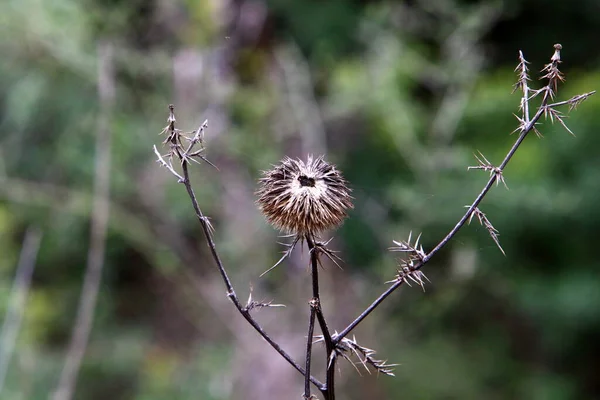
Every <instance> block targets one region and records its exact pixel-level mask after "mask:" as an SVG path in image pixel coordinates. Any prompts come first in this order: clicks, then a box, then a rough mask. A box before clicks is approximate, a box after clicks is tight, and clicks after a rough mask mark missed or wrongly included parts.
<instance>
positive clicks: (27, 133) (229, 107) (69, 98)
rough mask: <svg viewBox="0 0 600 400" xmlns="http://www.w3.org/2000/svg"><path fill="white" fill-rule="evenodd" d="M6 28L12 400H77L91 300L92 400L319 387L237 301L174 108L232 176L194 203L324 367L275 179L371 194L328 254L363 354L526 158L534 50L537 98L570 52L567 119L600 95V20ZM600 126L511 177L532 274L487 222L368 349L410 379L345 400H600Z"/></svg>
mask: <svg viewBox="0 0 600 400" xmlns="http://www.w3.org/2000/svg"><path fill="white" fill-rule="evenodd" d="M0 8H1V9H0V11H1V12H0V53H1V54H2V57H1V58H0V320H2V321H3V323H4V325H3V330H2V338H1V342H0V345H1V346H2V347H1V348H0V350H1V351H0V357H2V358H1V359H0V368H1V369H0V373H1V375H0V382H2V385H1V386H0V398H1V399H2V400H17V399H46V398H51V397H52V396H53V393H55V394H56V393H57V392H56V391H57V388H58V386H59V381H60V379H61V378H60V377H61V373H62V372H63V368H64V366H65V364H66V363H67V359H69V357H67V354H68V349H69V348H70V347H71V346H72V332H73V329H74V328H76V327H77V326H78V325H77V324H76V316H77V310H78V308H79V307H80V306H81V304H82V301H81V300H80V295H81V293H82V290H83V292H84V294H85V296H84V297H85V298H86V299H87V300H86V301H88V303H87V304H88V305H87V307H88V309H93V310H94V314H93V316H91V318H92V319H91V321H92V325H91V332H90V335H89V341H88V342H87V343H83V344H80V345H79V346H75V347H76V348H79V349H80V350H81V349H84V350H85V356H84V358H83V361H82V363H81V366H80V368H79V369H77V368H75V369H76V370H78V372H79V373H78V376H77V380H76V388H75V391H74V393H73V397H72V398H76V399H85V400H95V399H108V398H110V399H136V400H154V399H215V400H216V399H248V400H251V399H290V398H299V397H300V396H301V394H302V384H303V382H302V378H301V376H300V375H299V374H298V373H297V372H296V371H295V370H293V369H292V368H291V367H289V366H288V365H287V364H286V363H285V362H284V361H283V360H282V359H281V358H280V357H279V356H278V355H277V354H276V353H275V352H274V351H273V350H272V349H271V348H270V347H269V346H268V345H267V344H266V343H265V342H264V341H262V340H261V339H260V338H259V337H258V335H257V334H256V333H255V332H254V331H253V330H252V329H251V328H250V326H248V325H247V324H246V323H245V321H244V320H243V319H242V318H241V317H240V316H239V315H238V314H237V313H236V312H235V310H234V308H233V306H232V305H231V304H230V302H229V300H228V299H227V297H226V296H225V288H224V285H223V283H222V281H221V280H220V277H219V275H218V272H217V270H216V268H215V266H214V264H213V262H212V261H211V258H210V256H209V254H208V251H207V247H206V245H205V242H204V239H203V237H202V233H201V230H200V227H199V225H198V223H197V221H196V219H195V217H194V214H193V210H192V208H191V204H190V202H189V199H188V198H187V195H186V193H185V190H184V188H183V186H181V185H179V184H177V182H176V180H175V179H174V177H173V176H172V175H170V174H169V173H168V171H167V170H166V169H164V168H160V167H159V166H158V165H157V164H156V163H155V155H154V153H153V151H152V145H153V144H160V142H161V141H162V140H163V138H162V137H159V136H158V134H159V132H160V131H161V130H162V128H163V127H164V126H165V125H166V118H167V116H168V110H167V105H168V104H169V103H173V104H175V106H176V115H177V118H178V124H179V127H180V128H181V129H184V130H193V129H195V128H196V127H197V126H198V125H199V124H200V123H201V122H202V121H203V120H204V119H208V120H209V129H208V131H207V133H206V146H207V153H206V154H207V156H208V157H209V159H210V160H211V161H212V162H214V163H215V164H216V165H217V166H218V167H219V171H216V170H214V169H212V168H211V167H209V166H208V165H199V166H194V167H193V168H192V176H193V185H194V188H195V190H196V193H197V195H198V198H199V201H200V203H201V206H202V207H203V209H204V212H205V213H206V214H207V215H209V216H210V217H211V220H212V223H213V225H214V227H215V229H216V233H215V235H216V241H217V246H218V248H219V251H220V253H221V255H222V257H223V259H224V261H225V264H226V267H227V269H228V271H229V272H230V274H231V276H232V279H233V281H234V284H235V287H236V289H237V292H238V294H239V296H240V297H241V298H242V299H246V298H247V296H248V294H249V292H250V289H251V288H252V290H253V292H252V293H253V297H254V298H255V299H257V300H266V301H270V300H273V301H274V302H275V303H282V304H285V305H286V306H287V307H286V308H273V309H263V310H260V311H258V312H257V313H256V315H257V318H258V319H259V320H260V322H261V323H262V324H264V326H265V328H266V329H267V330H268V331H269V332H270V333H272V335H273V336H274V337H275V338H276V339H277V340H278V341H279V342H280V343H281V344H282V346H284V347H285V348H286V349H288V350H289V352H290V353H291V354H293V355H294V356H295V357H297V359H298V360H300V361H301V360H303V349H304V345H305V344H304V341H305V335H306V322H307V317H308V306H307V301H308V299H309V297H310V283H309V282H310V281H309V273H308V270H307V265H308V258H307V256H306V254H305V253H304V254H303V252H301V251H296V253H295V254H294V256H293V257H292V258H291V259H290V260H288V261H286V262H285V263H284V264H283V265H281V266H280V267H278V268H277V269H276V270H274V271H273V272H271V273H269V274H268V275H266V276H265V277H263V278H259V275H260V273H262V272H263V271H265V270H266V269H267V268H268V267H270V266H271V265H273V263H274V262H275V261H277V259H278V258H279V256H280V251H281V250H282V247H281V246H280V245H278V244H277V243H276V242H277V241H279V240H282V239H281V238H278V233H277V232H276V231H275V230H274V229H272V228H271V227H270V226H268V225H267V224H266V223H265V221H264V220H263V218H262V217H261V215H260V214H259V212H258V211H257V209H256V207H255V206H254V200H255V196H254V194H253V193H254V190H255V188H256V180H257V178H258V177H259V176H260V171H261V170H264V169H267V168H269V167H270V165H271V164H273V163H276V162H277V160H279V159H280V158H282V157H283V156H284V155H289V156H292V157H305V156H306V155H307V154H326V155H327V158H328V160H329V161H331V162H333V163H335V164H337V165H338V167H339V168H340V169H341V170H342V171H343V173H344V175H345V177H346V178H347V179H348V180H349V181H350V183H351V186H352V188H353V190H354V191H353V194H354V197H355V209H354V210H353V211H352V212H351V215H350V218H349V219H348V220H347V222H346V223H345V224H344V225H343V227H342V228H341V229H340V230H339V231H337V232H335V233H334V232H332V233H330V234H328V235H327V236H328V237H329V236H334V240H333V241H332V242H331V247H332V248H335V249H337V250H339V251H340V253H339V254H340V256H341V257H342V258H343V259H344V263H343V270H341V269H338V268H337V267H335V266H334V265H331V264H328V263H326V264H325V269H324V271H323V272H322V274H321V276H322V279H323V283H322V285H323V288H322V293H323V306H324V311H325V314H326V316H327V317H328V318H329V321H330V328H331V329H333V330H335V329H337V330H341V329H343V328H344V327H345V326H346V325H347V324H348V323H349V322H350V321H351V320H352V319H353V318H354V316H356V315H357V314H358V313H359V312H360V311H361V310H362V309H363V308H364V307H365V306H366V305H367V304H369V302H370V301H372V300H373V299H374V298H375V297H376V296H377V295H378V294H379V293H380V292H382V291H383V290H384V289H385V288H386V285H385V282H386V281H388V280H390V279H393V277H394V274H395V268H396V267H395V265H396V261H395V259H394V256H395V254H391V253H389V252H388V247H389V246H391V245H392V240H394V239H395V240H401V239H406V238H407V236H408V234H409V232H411V231H412V232H413V235H414V234H416V233H420V232H422V234H423V235H422V242H423V245H424V247H425V249H431V248H432V247H433V246H434V245H435V244H436V243H437V242H438V241H439V240H440V239H441V238H442V237H443V236H444V235H445V233H446V232H448V230H449V229H450V228H451V227H452V226H454V224H455V223H456V221H457V220H458V219H459V217H460V216H461V215H462V213H463V212H464V208H463V206H464V205H465V204H469V203H470V202H471V201H472V200H473V199H474V197H475V195H476V194H477V193H478V192H479V190H480V189H481V187H482V186H483V184H484V183H485V182H486V180H487V178H488V175H487V173H485V172H481V171H467V168H466V167H467V166H469V165H475V160H474V157H473V153H474V152H475V151H477V150H480V151H481V152H482V153H483V154H484V155H485V156H486V157H487V158H488V159H489V160H491V161H492V162H493V163H499V162H500V160H501V159H502V157H503V156H504V154H506V152H507V150H508V149H509V147H510V146H511V144H512V142H513V141H514V139H515V138H516V136H515V135H513V136H510V135H509V134H510V133H511V132H512V131H513V130H514V129H515V128H516V126H517V121H516V119H515V117H514V116H513V113H518V104H519V95H518V94H514V95H511V89H512V85H513V84H514V82H515V80H516V76H515V73H514V72H513V69H514V68H515V66H516V62H517V54H518V50H523V52H524V54H525V56H526V58H527V59H528V60H529V61H530V62H531V64H530V67H531V70H532V78H533V80H532V85H534V86H537V85H541V84H542V83H540V82H539V81H538V80H537V78H538V77H539V74H538V72H537V71H539V70H540V69H541V68H542V67H543V65H544V64H545V63H547V62H548V60H549V57H550V56H551V55H552V51H553V48H552V46H553V44H554V43H562V45H563V51H562V56H563V61H564V62H563V64H562V65H561V68H562V70H563V71H564V72H565V73H566V76H567V81H566V83H565V84H564V85H563V86H562V87H561V88H560V91H559V99H567V98H569V97H570V96H572V95H574V94H577V93H580V92H585V91H591V90H595V89H598V88H599V87H600V69H599V68H600V64H599V61H600V54H599V53H598V51H597V48H598V37H600V3H598V1H596V0H581V1H578V2H569V1H558V0H546V1H540V0H506V1H467V0H443V1H434V0H414V1H406V2H393V1H377V0H374V1H366V0H362V1H360V0H331V1H314V0H289V1H276V0H232V1H226V0H222V1H220V0H133V1H131V0H127V1H124V0H82V1H75V0H53V1H43V0H5V1H4V2H3V3H2V5H1V7H0ZM537 87H539V86H537ZM599 106H600V98H598V97H592V98H590V99H589V100H588V101H586V102H585V103H583V104H582V105H581V106H580V107H579V109H578V110H577V111H574V112H572V113H571V114H570V117H569V118H567V119H566V121H567V123H568V124H569V127H570V128H571V130H572V131H573V132H575V134H576V137H573V136H571V135H570V134H569V133H567V132H566V131H565V130H564V129H562V128H561V127H560V125H551V124H550V122H549V121H548V122H543V123H542V124H541V125H540V126H539V129H540V130H541V131H542V133H543V134H544V137H543V138H541V139H538V138H536V137H535V136H533V135H532V136H531V137H528V138H527V140H526V141H525V143H524V145H523V146H522V148H521V149H520V150H519V152H518V153H517V155H516V156H515V158H514V159H513V161H512V162H511V164H509V167H508V168H507V170H506V173H505V178H506V181H507V184H508V186H509V188H510V190H506V189H504V188H503V187H502V186H500V187H498V188H494V190H493V191H492V192H491V193H490V195H489V196H488V197H487V198H486V199H485V200H484V202H483V204H482V206H481V209H482V211H484V212H485V213H486V214H487V216H488V217H489V219H490V220H491V222H492V223H493V224H494V225H495V227H496V228H497V229H498V230H499V231H500V235H501V236H500V240H501V243H502V245H503V248H504V250H505V251H506V257H504V256H503V255H502V254H501V253H500V251H499V250H498V249H497V248H496V246H495V244H494V243H493V241H492V240H491V238H490V237H489V235H488V233H487V231H486V230H485V229H484V228H482V227H481V226H479V225H478V224H477V223H473V224H471V226H466V227H465V228H464V229H463V230H462V231H461V232H460V233H459V234H458V235H457V236H456V237H455V238H454V239H453V240H452V241H451V242H450V243H449V245H448V246H447V247H446V248H445V249H444V250H443V251H442V252H440V253H439V254H438V256H436V257H435V259H434V260H433V261H432V262H431V263H430V264H429V265H427V266H426V267H425V269H424V271H425V272H426V274H427V275H428V277H429V278H430V279H431V281H432V284H429V285H427V287H426V291H425V292H423V291H422V290H421V289H420V288H419V287H414V286H413V287H412V288H408V287H403V288H401V289H400V290H399V291H398V292H396V293H394V294H393V295H392V296H391V297H390V298H389V299H388V300H387V301H386V302H385V303H384V304H383V305H382V306H381V307H380V308H378V309H377V310H376V312H375V313H373V315H372V316H371V317H370V318H368V319H367V320H366V321H365V322H364V323H363V324H362V325H360V326H359V327H358V328H357V329H356V330H355V332H354V333H355V334H356V339H357V340H358V341H359V342H360V343H361V344H363V345H364V346H367V347H369V348H372V349H375V350H377V352H378V353H377V354H378V356H380V357H381V358H383V359H387V360H389V362H391V363H397V364H399V365H398V366H397V367H396V370H395V373H396V376H395V377H387V376H382V375H378V374H376V373H374V374H369V373H367V372H366V371H365V370H364V369H362V367H360V366H359V368H358V369H359V371H360V374H359V373H357V372H356V371H355V370H354V368H353V367H352V366H351V365H349V364H348V363H344V362H341V363H340V374H339V376H338V378H337V383H338V389H339V390H338V391H339V394H338V397H339V398H342V399H396V398H405V399H544V400H548V399H550V400H552V399H593V398H600V341H599V340H598V337H600V272H599V267H600V263H599V262H598V244H599V243H600V242H599V239H598V233H597V230H598V227H599V226H600V157H598V151H599V149H600V136H599V135H598V130H599V129H600V112H598V107H599ZM107 198H108V201H104V200H105V199H107ZM104 221H106V227H105V226H104ZM104 228H106V229H104ZM20 259H21V263H20V264H21V268H19V269H18V268H17V265H19V260H20ZM87 266H91V267H92V271H93V272H92V273H91V274H88V284H87V286H86V287H85V288H84V289H82V285H83V282H84V277H85V271H86V267H87ZM30 274H31V275H32V277H31V281H30V282H29V281H28V276H29V275H30ZM15 277H16V278H15ZM96 284H98V285H99V291H98V296H97V302H95V304H94V302H93V301H91V302H89V301H90V300H93V298H94V287H95V286H96ZM88 316H90V315H89V314H88ZM79 325H80V326H79V327H80V328H81V324H79ZM84 336H85V335H84ZM13 339H14V340H13ZM319 351H321V349H319ZM317 355H318V359H317V361H315V363H316V364H315V368H316V371H315V373H316V374H319V373H320V372H322V371H323V365H324V360H323V355H322V353H319V352H318V353H317ZM54 398H55V399H60V397H54ZM63 398H65V397H63Z"/></svg>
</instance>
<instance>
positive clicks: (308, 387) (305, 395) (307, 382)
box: [304, 299, 316, 399]
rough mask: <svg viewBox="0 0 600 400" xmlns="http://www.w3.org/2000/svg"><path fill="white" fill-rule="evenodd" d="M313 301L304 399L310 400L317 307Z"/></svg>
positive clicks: (307, 343) (309, 326)
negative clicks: (310, 377) (311, 365)
mask: <svg viewBox="0 0 600 400" xmlns="http://www.w3.org/2000/svg"><path fill="white" fill-rule="evenodd" d="M313 301H314V299H313V300H311V302H310V318H309V320H308V337H307V339H306V358H305V371H306V373H305V374H304V398H305V399H310V398H311V397H312V396H311V394H310V379H309V376H310V364H311V361H312V344H313V332H314V330H315V308H316V307H315V305H314V304H313Z"/></svg>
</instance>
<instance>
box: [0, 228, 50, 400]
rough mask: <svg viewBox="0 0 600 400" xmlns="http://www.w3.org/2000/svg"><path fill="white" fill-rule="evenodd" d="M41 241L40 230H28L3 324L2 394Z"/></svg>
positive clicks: (0, 346)
mask: <svg viewBox="0 0 600 400" xmlns="http://www.w3.org/2000/svg"><path fill="white" fill-rule="evenodd" d="M41 240H42V232H41V231H40V230H39V229H37V228H29V229H27V232H26V233H25V239H24V240H23V246H22V248H21V255H20V256H19V263H18V264H17V271H16V273H15V280H14V283H13V285H12V289H11V292H10V295H9V297H8V308H7V311H6V316H5V317H4V322H3V324H2V333H0V393H2V389H3V387H4V380H5V378H6V374H7V372H8V366H9V365H10V359H11V356H12V353H13V350H14V348H15V343H16V339H17V334H18V333H19V328H20V326H21V319H22V317H23V310H24V309H25V301H26V300H27V294H28V293H29V287H30V285H31V277H32V275H33V270H34V269H35V261H36V259H37V255H38V250H39V248H40V242H41Z"/></svg>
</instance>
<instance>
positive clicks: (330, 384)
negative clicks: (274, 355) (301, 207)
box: [306, 235, 335, 400]
mask: <svg viewBox="0 0 600 400" xmlns="http://www.w3.org/2000/svg"><path fill="white" fill-rule="evenodd" d="M306 243H307V244H308V249H309V252H310V264H311V271H312V288H313V298H312V300H311V304H310V305H311V314H312V313H313V310H314V312H315V314H316V317H317V321H319V327H320V328H321V333H322V334H323V341H324V342H325V352H326V354H327V359H328V360H329V357H330V356H331V354H333V352H334V351H335V346H334V344H333V339H332V338H331V333H330V332H329V327H328V326H327V321H326V320H325V316H324V315H323V308H322V307H321V295H320V292H319V255H320V254H321V252H322V251H323V250H321V246H322V245H321V244H320V243H316V241H315V240H314V238H313V237H311V236H310V235H306ZM309 340H310V341H311V342H312V334H311V336H310V337H309ZM307 356H308V353H307ZM334 372H335V362H334V361H333V362H332V363H331V364H328V365H327V377H326V381H325V390H321V392H322V394H323V396H325V399H326V400H334V399H335V390H334V378H335V374H334Z"/></svg>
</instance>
